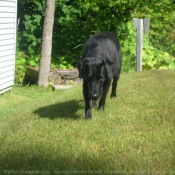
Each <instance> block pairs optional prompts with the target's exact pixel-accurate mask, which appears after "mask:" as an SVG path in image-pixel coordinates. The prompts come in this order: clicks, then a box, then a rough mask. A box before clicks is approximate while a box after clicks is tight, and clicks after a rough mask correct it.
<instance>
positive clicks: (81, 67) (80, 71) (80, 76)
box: [77, 60, 83, 78]
mask: <svg viewBox="0 0 175 175" xmlns="http://www.w3.org/2000/svg"><path fill="white" fill-rule="evenodd" d="M77 67H78V72H79V75H78V77H79V78H83V75H82V73H83V61H82V60H80V61H78V62H77Z"/></svg>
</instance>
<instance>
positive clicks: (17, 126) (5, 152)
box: [0, 71, 175, 174]
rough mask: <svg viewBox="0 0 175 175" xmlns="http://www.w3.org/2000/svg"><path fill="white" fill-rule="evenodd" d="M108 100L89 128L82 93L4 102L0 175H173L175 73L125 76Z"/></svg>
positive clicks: (24, 95) (25, 95) (46, 93)
mask: <svg viewBox="0 0 175 175" xmlns="http://www.w3.org/2000/svg"><path fill="white" fill-rule="evenodd" d="M109 95H110V93H109ZM109 95H108V97H107V102H106V107H105V111H104V112H99V111H97V110H96V109H93V119H92V120H88V121H86V120H84V119H83V117H84V101H83V95H82V86H81V85H77V86H75V87H73V88H72V89H68V90H61V91H54V92H52V91H51V90H49V89H46V88H38V87H14V88H13V90H12V92H10V93H6V94H4V95H1V96H0V104H1V106H0V170H1V171H0V174H6V173H8V172H9V173H10V172H11V174H12V173H13V172H14V173H16V174H24V173H27V172H28V173H33V174H34V173H38V174H42V173H43V174H47V173H49V174H54V173H60V172H61V173H62V174H64V173H68V174H74V173H77V174H85V173H86V174H87V173H91V174H96V173H102V174H105V173H106V174H107V173H108V174H109V173H116V174H156V173H157V174H161V173H162V174H163V173H164V174H173V173H175V146H174V145H175V72H174V71H147V72H140V73H129V74H122V75H121V78H120V80H119V83H118V96H117V98H115V99H110V98H109Z"/></svg>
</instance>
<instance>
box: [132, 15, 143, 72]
mask: <svg viewBox="0 0 175 175" xmlns="http://www.w3.org/2000/svg"><path fill="white" fill-rule="evenodd" d="M133 21H134V27H135V28H136V30H137V46H136V71H137V72H138V71H142V48H143V19H138V18H134V19H133Z"/></svg>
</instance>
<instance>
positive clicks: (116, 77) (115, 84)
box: [111, 72, 120, 97]
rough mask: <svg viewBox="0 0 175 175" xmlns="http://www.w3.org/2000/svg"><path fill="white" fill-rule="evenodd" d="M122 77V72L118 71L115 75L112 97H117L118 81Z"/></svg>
mask: <svg viewBox="0 0 175 175" xmlns="http://www.w3.org/2000/svg"><path fill="white" fill-rule="evenodd" d="M119 78H120V72H116V73H115V74H114V76H113V82H112V92H111V97H116V96H117V93H116V91H117V82H118V80H119Z"/></svg>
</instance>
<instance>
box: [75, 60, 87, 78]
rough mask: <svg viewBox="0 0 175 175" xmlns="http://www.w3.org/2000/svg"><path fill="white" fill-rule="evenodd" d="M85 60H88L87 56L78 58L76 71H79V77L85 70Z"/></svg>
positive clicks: (81, 76)
mask: <svg viewBox="0 0 175 175" xmlns="http://www.w3.org/2000/svg"><path fill="white" fill-rule="evenodd" d="M87 62H88V59H87V58H84V59H83V60H80V61H79V62H78V63H77V67H78V71H79V78H83V74H84V71H85V67H86V65H87Z"/></svg>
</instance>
